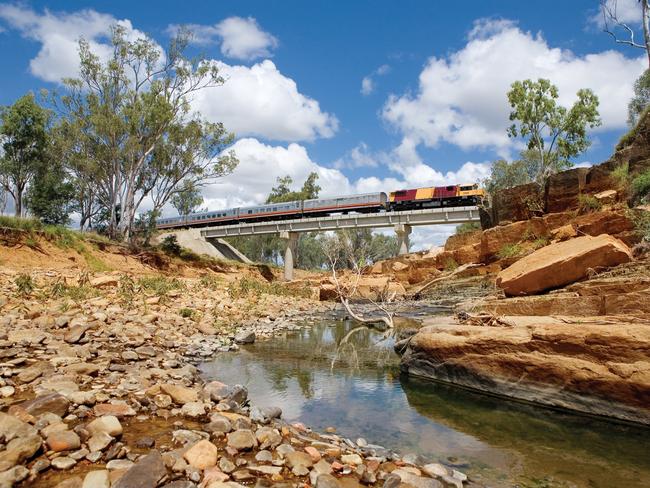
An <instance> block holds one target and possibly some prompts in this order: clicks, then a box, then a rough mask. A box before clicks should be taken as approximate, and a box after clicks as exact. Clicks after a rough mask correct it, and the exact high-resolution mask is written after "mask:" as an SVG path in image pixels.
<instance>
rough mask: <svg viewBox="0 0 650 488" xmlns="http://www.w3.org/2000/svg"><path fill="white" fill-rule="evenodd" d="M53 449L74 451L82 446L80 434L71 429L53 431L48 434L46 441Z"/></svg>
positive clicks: (56, 450) (55, 450)
mask: <svg viewBox="0 0 650 488" xmlns="http://www.w3.org/2000/svg"><path fill="white" fill-rule="evenodd" d="M45 442H46V443H47V446H48V447H49V448H50V450H51V451H54V452H61V451H72V450H74V449H79V448H80V447H81V440H80V439H79V436H78V435H77V434H76V433H75V432H73V431H71V430H63V431H59V432H53V433H52V434H50V435H48V436H47V439H46V441H45Z"/></svg>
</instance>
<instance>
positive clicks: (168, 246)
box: [160, 234, 182, 256]
mask: <svg viewBox="0 0 650 488" xmlns="http://www.w3.org/2000/svg"><path fill="white" fill-rule="evenodd" d="M160 249H162V251H163V252H164V253H166V254H169V255H171V256H180V254H181V249H182V248H181V246H180V245H179V244H178V239H176V235H174V234H170V235H168V236H165V238H164V239H163V241H162V242H161V243H160Z"/></svg>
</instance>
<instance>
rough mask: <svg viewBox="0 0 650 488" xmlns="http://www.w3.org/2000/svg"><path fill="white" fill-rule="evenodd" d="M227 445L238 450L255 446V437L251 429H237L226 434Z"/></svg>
mask: <svg viewBox="0 0 650 488" xmlns="http://www.w3.org/2000/svg"><path fill="white" fill-rule="evenodd" d="M228 446H230V447H233V448H235V449H238V450H247V449H252V448H253V447H255V446H257V439H256V438H255V435H254V434H253V432H252V431H250V430H244V429H239V430H236V431H235V432H231V433H230V434H228Z"/></svg>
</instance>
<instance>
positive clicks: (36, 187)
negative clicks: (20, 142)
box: [25, 161, 75, 225]
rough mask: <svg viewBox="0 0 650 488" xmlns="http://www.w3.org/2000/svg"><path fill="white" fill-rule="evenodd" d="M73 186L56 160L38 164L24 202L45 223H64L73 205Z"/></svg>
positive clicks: (67, 220) (67, 219) (67, 221)
mask: <svg viewBox="0 0 650 488" xmlns="http://www.w3.org/2000/svg"><path fill="white" fill-rule="evenodd" d="M74 198H75V187H74V185H73V184H72V183H71V182H70V180H69V179H68V175H67V174H66V172H65V170H64V168H63V166H62V165H61V164H60V163H58V162H56V161H49V162H47V163H41V164H39V166H38V168H37V170H36V172H35V177H34V181H32V183H31V185H30V186H29V189H28V190H27V197H26V199H25V202H26V204H27V208H28V209H29V211H30V212H31V213H32V214H34V215H35V216H36V217H38V218H39V219H40V220H41V221H42V222H44V223H46V224H59V225H66V224H68V223H70V213H71V211H72V209H73V207H74Z"/></svg>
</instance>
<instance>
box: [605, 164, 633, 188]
mask: <svg viewBox="0 0 650 488" xmlns="http://www.w3.org/2000/svg"><path fill="white" fill-rule="evenodd" d="M629 173H630V165H629V163H628V162H627V161H626V162H625V163H623V164H621V165H619V166H617V167H616V169H614V170H613V171H612V172H611V173H610V174H609V175H610V177H611V178H612V180H613V181H614V182H615V183H616V184H617V185H619V186H625V185H626V184H627V180H628V177H629Z"/></svg>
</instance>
